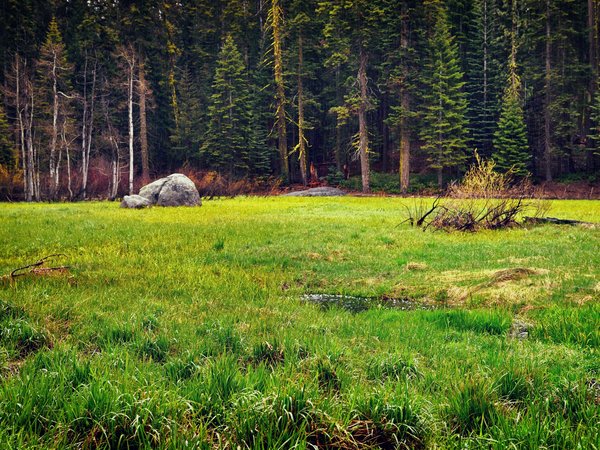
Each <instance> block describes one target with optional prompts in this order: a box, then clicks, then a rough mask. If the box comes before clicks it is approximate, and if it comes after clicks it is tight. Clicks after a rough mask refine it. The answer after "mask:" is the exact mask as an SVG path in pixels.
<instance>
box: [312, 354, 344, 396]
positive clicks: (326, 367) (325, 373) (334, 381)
mask: <svg viewBox="0 0 600 450" xmlns="http://www.w3.org/2000/svg"><path fill="white" fill-rule="evenodd" d="M316 371H317V381H318V383H319V387H320V388H321V389H323V390H325V391H334V392H338V391H339V390H340V388H341V387H342V383H341V381H340V379H339V377H338V374H337V372H336V370H335V367H334V365H333V363H332V362H331V359H329V358H319V360H318V361H317V366H316Z"/></svg>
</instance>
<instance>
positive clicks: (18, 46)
mask: <svg viewBox="0 0 600 450" xmlns="http://www.w3.org/2000/svg"><path fill="white" fill-rule="evenodd" d="M0 14H1V19H0V22H1V23H2V29H1V30H0V33H1V37H0V54H1V58H2V69H1V71H0V84H1V86H2V101H1V108H0V195H1V196H2V197H3V198H9V199H23V200H27V201H32V200H37V201H39V200H57V199H68V200H81V199H86V198H109V199H114V198H117V197H119V196H121V195H123V194H126V193H132V192H133V191H134V190H135V189H136V188H137V187H139V186H141V185H142V184H143V183H145V182H147V181H149V180H151V179H153V178H154V177H155V176H157V175H160V174H165V173H170V172H173V171H181V172H185V173H188V174H189V173H194V174H196V177H201V176H206V174H218V176H221V177H225V178H227V179H231V180H253V183H255V184H257V185H286V184H288V183H303V184H307V183H309V182H311V181H315V178H318V177H323V178H325V177H327V179H328V180H329V181H330V183H334V182H335V181H336V180H341V179H344V178H347V177H348V176H351V175H353V176H356V175H360V177H361V187H362V190H363V191H364V192H369V191H370V176H371V174H372V173H375V172H385V173H390V174H396V176H397V182H398V185H399V189H400V191H401V192H403V193H406V192H407V191H409V190H410V189H411V176H413V175H425V176H430V178H431V179H432V180H433V181H432V183H433V184H434V185H437V186H439V187H442V186H444V185H445V184H446V183H447V182H448V181H450V180H452V179H456V178H459V177H460V176H461V175H462V174H464V172H465V170H466V169H467V167H468V165H469V163H470V162H472V161H473V160H474V158H475V157H476V154H479V155H480V156H482V157H484V158H492V159H494V161H495V162H496V165H497V167H498V168H499V169H501V170H512V172H513V173H515V174H517V175H518V176H531V177H532V178H533V179H534V180H537V181H550V180H553V179H567V180H569V179H589V180H593V179H596V178H597V177H598V169H599V168H600V156H599V155H600V153H599V148H600V90H599V89H598V75H599V70H598V69H599V67H598V66H599V59H600V55H599V27H598V23H599V20H600V19H599V14H600V11H599V5H598V2H597V1H596V0H587V1H585V0H404V1H395V0H328V1H322V0H185V1H181V0H155V1H127V0H122V1H115V0H54V1H41V0H2V1H1V2H0Z"/></svg>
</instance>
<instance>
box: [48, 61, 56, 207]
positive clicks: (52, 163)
mask: <svg viewBox="0 0 600 450" xmlns="http://www.w3.org/2000/svg"><path fill="white" fill-rule="evenodd" d="M57 70H58V67H57V55H56V52H55V53H54V55H53V59H52V136H51V141H50V198H51V199H52V200H54V199H55V198H56V195H57V190H58V179H57V178H58V167H57V166H58V164H57V160H56V144H57V142H58V87H57V85H58V75H57V73H56V72H57Z"/></svg>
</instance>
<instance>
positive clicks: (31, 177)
mask: <svg viewBox="0 0 600 450" xmlns="http://www.w3.org/2000/svg"><path fill="white" fill-rule="evenodd" d="M26 83H27V88H26V89H27V90H26V92H27V96H28V97H29V98H27V100H26V106H25V116H26V117H27V122H26V125H25V140H26V142H27V168H28V171H27V188H28V201H31V200H32V198H31V196H33V198H34V199H35V200H36V201H39V200H40V189H39V174H37V177H36V163H35V162H36V155H35V147H34V145H33V113H34V94H33V87H32V86H31V82H30V81H27V82H26ZM30 100H31V104H30V103H29V102H30ZM36 179H37V181H36Z"/></svg>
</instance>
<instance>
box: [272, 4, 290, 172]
mask: <svg viewBox="0 0 600 450" xmlns="http://www.w3.org/2000/svg"><path fill="white" fill-rule="evenodd" d="M269 22H270V24H271V32H272V33H273V75H274V78H275V126H276V127H277V141H278V148H279V160H280V165H281V175H283V178H284V179H285V180H286V181H289V173H290V168H289V161H288V148H287V119H286V113H285V107H286V99H285V83H284V79H283V8H282V7H281V3H280V1H279V0H271V9H270V10H269Z"/></svg>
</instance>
